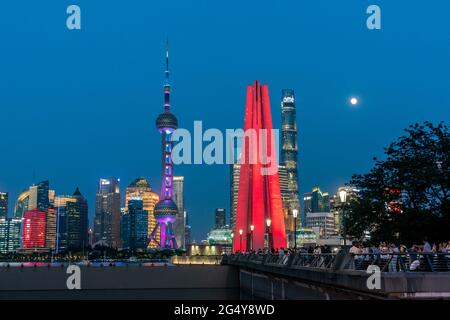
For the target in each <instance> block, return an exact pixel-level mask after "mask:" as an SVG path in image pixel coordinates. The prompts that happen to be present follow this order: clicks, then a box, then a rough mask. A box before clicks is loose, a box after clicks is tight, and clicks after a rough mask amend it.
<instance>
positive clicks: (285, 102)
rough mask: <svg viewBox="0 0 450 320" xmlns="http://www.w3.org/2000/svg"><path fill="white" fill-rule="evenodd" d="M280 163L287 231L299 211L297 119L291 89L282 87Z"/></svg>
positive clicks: (298, 221)
mask: <svg viewBox="0 0 450 320" xmlns="http://www.w3.org/2000/svg"><path fill="white" fill-rule="evenodd" d="M281 96H282V97H281V165H283V166H284V167H286V173H287V197H286V199H285V201H284V203H285V207H286V208H287V209H288V212H287V215H286V225H287V226H290V228H289V230H288V231H289V232H290V233H292V231H293V230H291V229H293V227H294V225H293V221H294V217H293V212H294V210H298V211H297V212H300V201H299V192H298V168H297V167H298V163H297V162H298V143H297V122H296V121H297V120H296V109H295V94H294V90H292V89H283V90H282V92H281ZM300 225H301V219H298V220H297V226H295V228H297V229H298V228H299V226H300Z"/></svg>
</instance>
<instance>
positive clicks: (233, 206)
mask: <svg viewBox="0 0 450 320" xmlns="http://www.w3.org/2000/svg"><path fill="white" fill-rule="evenodd" d="M230 173H231V174H230V194H231V203H230V210H231V212H230V227H231V230H234V229H235V227H236V213H237V204H238V192H239V176H240V174H241V165H240V164H237V163H235V164H232V165H231V170H230Z"/></svg>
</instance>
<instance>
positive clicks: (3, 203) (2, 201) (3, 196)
mask: <svg viewBox="0 0 450 320" xmlns="http://www.w3.org/2000/svg"><path fill="white" fill-rule="evenodd" d="M6 217H8V193H7V192H1V191H0V219H2V218H6Z"/></svg>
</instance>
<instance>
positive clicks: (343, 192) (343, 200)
mask: <svg viewBox="0 0 450 320" xmlns="http://www.w3.org/2000/svg"><path fill="white" fill-rule="evenodd" d="M339 198H340V200H341V203H342V233H343V234H342V236H343V237H344V248H345V247H346V246H347V221H346V218H345V205H346V202H347V191H346V190H341V191H339Z"/></svg>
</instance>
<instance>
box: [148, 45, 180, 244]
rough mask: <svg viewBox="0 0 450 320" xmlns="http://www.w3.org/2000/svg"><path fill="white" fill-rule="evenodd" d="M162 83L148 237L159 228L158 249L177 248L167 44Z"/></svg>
mask: <svg viewBox="0 0 450 320" xmlns="http://www.w3.org/2000/svg"><path fill="white" fill-rule="evenodd" d="M165 78H166V81H165V84H164V112H162V113H161V114H160V115H159V116H158V118H157V119H156V127H157V128H158V130H159V132H160V133H161V135H162V155H163V156H162V166H161V167H162V184H161V195H160V201H159V202H158V203H157V204H156V206H155V210H154V215H155V219H156V226H155V229H153V231H152V233H151V234H150V237H149V242H150V241H156V235H157V234H158V229H159V230H160V237H159V238H160V242H159V243H158V247H159V248H160V249H177V242H176V240H175V234H174V232H173V224H174V222H175V220H176V217H177V213H178V208H177V205H176V204H175V202H173V200H172V195H173V162H172V147H173V142H172V133H173V132H174V131H175V129H177V127H178V120H177V118H176V117H175V116H174V115H173V114H172V113H171V112H170V84H169V46H168V41H167V46H166V71H165Z"/></svg>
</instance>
